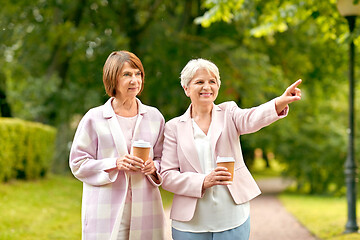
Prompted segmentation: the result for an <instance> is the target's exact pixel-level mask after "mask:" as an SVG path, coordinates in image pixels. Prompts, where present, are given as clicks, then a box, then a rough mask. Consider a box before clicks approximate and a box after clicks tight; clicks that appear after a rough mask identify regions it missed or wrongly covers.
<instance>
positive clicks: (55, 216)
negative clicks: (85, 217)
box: [0, 176, 82, 240]
mask: <svg viewBox="0 0 360 240" xmlns="http://www.w3.org/2000/svg"><path fill="white" fill-rule="evenodd" d="M81 194H82V183H81V182H80V181H78V180H76V179H74V178H72V177H62V176H50V177H48V178H47V179H44V180H38V181H14V182H11V183H6V184H4V183H2V184H0V203H1V204H0V216H1V217H0V239H1V240H14V239H22V240H48V239H52V240H55V239H59V240H60V239H61V240H67V239H69V240H70V239H74V240H79V239H81V222H80V214H81V213H80V208H81Z"/></svg>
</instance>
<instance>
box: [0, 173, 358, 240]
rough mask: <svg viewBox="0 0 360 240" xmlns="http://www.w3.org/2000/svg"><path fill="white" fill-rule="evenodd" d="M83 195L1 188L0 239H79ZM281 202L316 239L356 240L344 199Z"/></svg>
mask: <svg viewBox="0 0 360 240" xmlns="http://www.w3.org/2000/svg"><path fill="white" fill-rule="evenodd" d="M253 172H255V177H256V178H265V177H273V176H278V172H277V171H275V172H274V171H272V170H269V169H266V170H264V171H262V170H261V169H259V168H258V169H255V170H254V171H253ZM160 191H161V195H162V198H163V203H164V207H165V208H166V207H170V206H171V202H172V197H173V194H171V193H169V192H166V191H164V190H163V189H160ZM81 194H82V183H81V182H80V181H78V180H77V179H75V178H73V177H71V176H56V175H51V176H49V177H48V178H46V179H43V180H38V181H13V182H11V183H2V184H0V239H1V240H14V239H22V240H49V239H51V240H56V239H59V240H60V239H61V240H79V239H81V220H80V211H81ZM279 198H280V200H281V201H282V203H283V204H284V206H285V207H286V208H287V210H288V211H289V212H291V213H292V214H293V215H295V217H296V218H297V219H299V221H300V222H301V223H302V224H303V225H304V226H305V227H306V228H307V229H309V230H310V231H311V232H312V233H313V234H315V235H316V236H317V237H318V238H319V239H322V240H355V239H357V240H360V234H342V233H343V231H344V229H345V224H346V216H347V215H346V214H347V206H346V198H345V197H330V196H308V195H300V194H293V193H283V194H281V195H280V196H279ZM357 209H358V210H359V209H360V204H358V207H357ZM359 214H360V212H359V211H358V216H360V215H359ZM358 224H360V219H359V220H358ZM304 240H305V239H304Z"/></svg>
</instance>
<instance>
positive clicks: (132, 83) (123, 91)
mask: <svg viewBox="0 0 360 240" xmlns="http://www.w3.org/2000/svg"><path fill="white" fill-rule="evenodd" d="M141 83H142V77H141V71H140V70H139V69H137V68H133V67H131V66H130V64H129V63H128V62H125V63H124V65H123V67H122V69H121V72H120V75H119V78H118V83H117V87H116V97H122V98H123V97H125V98H129V97H136V95H137V94H138V93H139V92H140V89H141Z"/></svg>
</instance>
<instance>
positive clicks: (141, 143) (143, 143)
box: [133, 140, 151, 148]
mask: <svg viewBox="0 0 360 240" xmlns="http://www.w3.org/2000/svg"><path fill="white" fill-rule="evenodd" d="M133 146H134V147H140V148H149V147H151V144H150V143H149V142H146V141H144V140H138V141H134V143H133Z"/></svg>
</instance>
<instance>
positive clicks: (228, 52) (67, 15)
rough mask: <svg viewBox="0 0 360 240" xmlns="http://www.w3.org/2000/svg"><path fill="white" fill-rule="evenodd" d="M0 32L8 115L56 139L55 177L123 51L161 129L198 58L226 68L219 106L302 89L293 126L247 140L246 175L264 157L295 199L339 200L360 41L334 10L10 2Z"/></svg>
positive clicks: (241, 1)
mask: <svg viewBox="0 0 360 240" xmlns="http://www.w3.org/2000/svg"><path fill="white" fill-rule="evenodd" d="M0 24H1V29H0V39H1V40H2V41H1V42H0V64H1V66H2V68H1V69H0V104H1V115H2V116H3V117H17V118H22V119H26V120H31V121H38V122H42V123H45V124H50V125H52V126H54V127H56V128H57V130H58V134H57V143H56V154H55V160H54V164H53V171H55V172H57V173H68V172H69V169H68V154H69V147H70V146H71V141H72V138H73V135H74V131H75V130H76V126H77V123H78V121H79V120H80V119H81V117H82V116H83V114H84V113H85V112H86V111H87V110H88V109H90V108H92V107H94V106H98V105H101V104H103V103H104V102H105V101H106V99H107V98H108V97H107V96H106V94H105V91H104V88H103V84H102V67H103V64H104V62H105V60H106V58H107V56H108V55H109V54H110V53H111V52H112V51H115V50H123V49H124V50H129V51H132V52H134V53H135V54H136V55H137V56H139V58H140V59H141V60H142V62H143V65H144V67H145V72H146V80H145V89H144V92H143V93H142V94H141V96H140V97H139V98H140V99H141V100H142V102H144V103H145V104H148V105H152V106H155V107H157V108H158V109H159V110H160V111H161V112H162V113H163V115H164V117H165V118H166V120H169V119H171V118H173V117H175V116H178V115H180V114H182V113H183V112H184V111H185V110H186V109H187V107H188V104H189V100H188V99H187V98H186V97H185V95H184V93H183V90H182V89H181V86H180V83H179V74H180V71H181V69H182V68H183V67H184V65H185V64H186V63H187V62H188V61H189V60H190V59H192V58H198V57H201V58H206V59H209V60H211V61H213V62H214V63H215V64H216V65H217V66H218V67H219V69H220V75H221V79H222V86H221V89H220V94H219V96H218V99H217V102H218V103H219V102H222V101H228V100H233V101H235V102H236V103H237V104H238V105H239V106H240V107H242V108H248V107H252V106H256V105H259V104H261V103H264V102H266V101H268V100H271V99H272V98H274V97H276V96H279V95H281V94H282V93H283V91H284V90H285V88H286V87H287V86H288V85H289V84H291V83H292V82H294V81H295V80H297V79H299V78H302V79H303V83H302V84H301V89H302V92H303V99H302V101H301V102H298V103H295V104H292V105H291V107H290V113H289V116H288V117H287V118H286V119H284V120H280V121H278V122H276V123H275V124H273V125H271V126H269V127H267V128H265V129H263V130H261V131H260V132H258V133H256V134H250V135H246V136H242V137H241V140H242V145H243V151H244V155H245V160H246V161H247V162H248V165H249V167H250V168H251V159H252V153H253V150H254V149H255V148H261V149H263V151H264V152H272V153H274V154H275V158H276V159H277V160H278V161H281V162H283V163H285V165H286V166H287V168H286V170H285V171H284V172H283V173H284V175H286V176H291V177H294V178H295V179H296V180H297V183H298V188H299V190H303V191H305V192H308V193H328V192H332V193H339V192H341V191H342V187H343V186H344V176H343V175H344V174H343V164H344V162H345V158H346V149H347V133H346V130H347V126H348V120H347V119H348V114H347V112H348V110H347V109H348V103H347V102H348V101H347V96H348V80H347V68H348V56H347V55H348V41H349V38H350V37H353V38H354V39H355V43H356V44H357V45H359V42H360V37H359V31H360V29H359V27H358V28H356V29H355V32H354V36H349V34H348V32H349V31H348V29H347V23H346V21H345V19H344V18H343V17H341V16H340V15H339V13H338V11H337V9H336V1H335V0H316V1H315V0H302V1H290V0H288V1H287V0H268V1H261V0H184V1H172V0H118V1H114V0H78V1H73V0H34V1H27V0H17V1H4V2H3V4H2V8H1V9H0ZM356 54H358V51H357V52H356ZM358 69H359V64H357V65H356V71H357V72H358ZM358 92H359V87H357V88H356V93H358ZM356 106H359V100H358V99H356ZM356 125H357V127H358V126H359V121H356ZM358 140H359V137H357V140H356V149H359V147H360V144H359V141H358ZM356 159H359V154H357V158H356ZM270 164H271V163H270Z"/></svg>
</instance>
